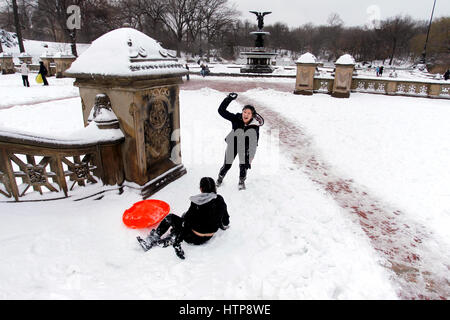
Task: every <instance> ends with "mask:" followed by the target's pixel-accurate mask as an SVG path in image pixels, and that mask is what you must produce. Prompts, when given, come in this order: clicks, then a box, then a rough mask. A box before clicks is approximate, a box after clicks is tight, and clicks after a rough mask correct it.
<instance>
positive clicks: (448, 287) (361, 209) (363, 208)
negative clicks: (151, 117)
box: [182, 80, 450, 300]
mask: <svg viewBox="0 0 450 320" xmlns="http://www.w3.org/2000/svg"><path fill="white" fill-rule="evenodd" d="M203 87H209V88H212V89H215V90H219V91H222V92H226V93H228V92H233V91H234V92H245V91H246V90H248V89H253V88H255V87H261V88H271V89H275V90H279V91H284V92H286V91H287V92H290V91H292V90H293V87H294V84H288V83H282V84H275V85H274V84H273V83H258V82H255V81H252V82H251V83H236V82H234V83H233V82H232V81H204V80H203V81H191V82H190V83H185V85H184V86H183V87H182V89H183V90H190V89H191V90H192V89H193V90H197V89H199V88H203ZM239 102H240V103H242V104H253V105H257V106H258V111H259V112H260V113H261V114H262V115H263V116H264V118H265V120H266V123H267V124H268V125H269V126H270V127H272V128H274V129H275V128H277V129H279V132H280V137H279V138H280V143H281V147H282V148H283V149H284V150H285V151H286V152H287V153H288V154H290V155H291V157H292V159H293V162H294V163H295V164H296V165H298V166H299V167H301V168H302V169H303V170H304V172H305V173H306V174H307V176H308V177H309V178H310V179H311V180H312V181H314V182H315V183H316V184H317V185H318V186H320V187H321V188H322V189H323V190H325V191H326V192H327V193H328V194H329V195H330V196H331V197H333V199H334V200H335V201H336V202H337V203H338V205H339V206H340V207H341V208H343V209H344V210H345V211H346V212H348V213H349V214H350V215H351V216H352V217H353V218H354V219H355V221H356V222H357V223H359V224H360V226H361V228H362V230H363V231H364V232H365V234H366V235H367V236H368V238H369V239H370V242H371V243H372V246H373V247H374V248H375V250H376V251H377V252H378V253H379V255H380V256H381V257H382V258H383V260H384V261H385V267H386V268H388V269H389V270H391V271H392V272H393V274H392V280H393V281H394V282H395V283H396V284H397V285H398V287H399V288H400V289H399V292H398V295H399V297H400V298H401V299H433V300H440V299H443V300H446V299H448V298H449V297H450V282H449V279H448V277H447V276H446V275H448V274H449V273H450V261H448V260H445V259H448V256H447V255H443V254H442V252H441V251H439V249H440V246H439V243H437V240H436V239H435V237H434V235H433V234H431V233H430V232H429V231H427V230H426V228H425V227H423V226H422V225H420V224H418V223H417V222H415V221H413V220H412V219H410V218H408V216H407V214H405V213H404V212H402V211H401V210H398V209H396V208H393V207H392V206H391V205H389V204H386V203H384V202H383V201H382V199H377V198H376V197H374V196H371V195H370V191H369V190H367V189H366V188H365V187H363V186H361V185H358V184H357V183H356V182H354V181H353V180H352V179H345V178H342V177H341V176H339V174H336V173H335V172H334V170H333V168H332V166H330V165H329V164H327V163H325V162H324V161H323V160H321V159H320V155H319V153H318V152H317V150H316V149H315V148H314V146H313V144H312V142H313V141H312V139H311V138H310V137H309V136H308V135H307V134H306V133H305V132H304V131H303V130H302V128H300V127H299V126H298V125H296V124H294V123H292V122H291V121H289V120H288V119H286V118H285V117H283V116H282V115H281V114H279V113H278V112H276V111H273V110H271V109H270V108H267V107H265V106H264V105H261V103H260V102H257V101H253V100H252V99H251V98H249V97H247V96H245V93H244V94H241V96H240V97H239ZM443 260H444V261H443Z"/></svg>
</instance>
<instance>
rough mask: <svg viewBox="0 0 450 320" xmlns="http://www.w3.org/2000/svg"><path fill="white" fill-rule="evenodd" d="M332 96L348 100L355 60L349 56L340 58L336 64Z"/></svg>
mask: <svg viewBox="0 0 450 320" xmlns="http://www.w3.org/2000/svg"><path fill="white" fill-rule="evenodd" d="M335 65H336V71H335V76H334V84H333V92H332V94H331V95H332V96H333V97H336V98H349V97H350V90H351V86H352V79H353V71H354V69H355V59H353V57H352V56H351V55H349V54H346V55H343V56H342V57H340V58H339V59H338V60H337V61H336V63H335Z"/></svg>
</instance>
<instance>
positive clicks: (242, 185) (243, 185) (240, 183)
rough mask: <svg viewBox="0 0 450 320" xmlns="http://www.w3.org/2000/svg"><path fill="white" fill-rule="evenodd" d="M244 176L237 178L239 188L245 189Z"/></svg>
mask: <svg viewBox="0 0 450 320" xmlns="http://www.w3.org/2000/svg"><path fill="white" fill-rule="evenodd" d="M245 189H246V187H245V178H239V190H245Z"/></svg>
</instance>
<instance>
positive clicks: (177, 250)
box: [173, 243, 185, 260]
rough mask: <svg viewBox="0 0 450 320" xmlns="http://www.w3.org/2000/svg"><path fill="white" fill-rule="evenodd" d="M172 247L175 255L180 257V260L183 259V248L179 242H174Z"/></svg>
mask: <svg viewBox="0 0 450 320" xmlns="http://www.w3.org/2000/svg"><path fill="white" fill-rule="evenodd" d="M173 248H174V249H175V253H176V255H177V257H178V258H180V259H182V260H184V259H185V257H184V251H183V249H182V248H181V244H180V243H175V244H174V245H173Z"/></svg>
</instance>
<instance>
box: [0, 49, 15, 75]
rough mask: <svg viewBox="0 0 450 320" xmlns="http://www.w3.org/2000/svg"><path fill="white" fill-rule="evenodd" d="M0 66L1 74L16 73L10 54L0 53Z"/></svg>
mask: <svg viewBox="0 0 450 320" xmlns="http://www.w3.org/2000/svg"><path fill="white" fill-rule="evenodd" d="M0 64H1V68H2V74H13V73H16V69H15V67H14V61H13V56H12V54H10V53H6V52H2V53H0Z"/></svg>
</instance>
